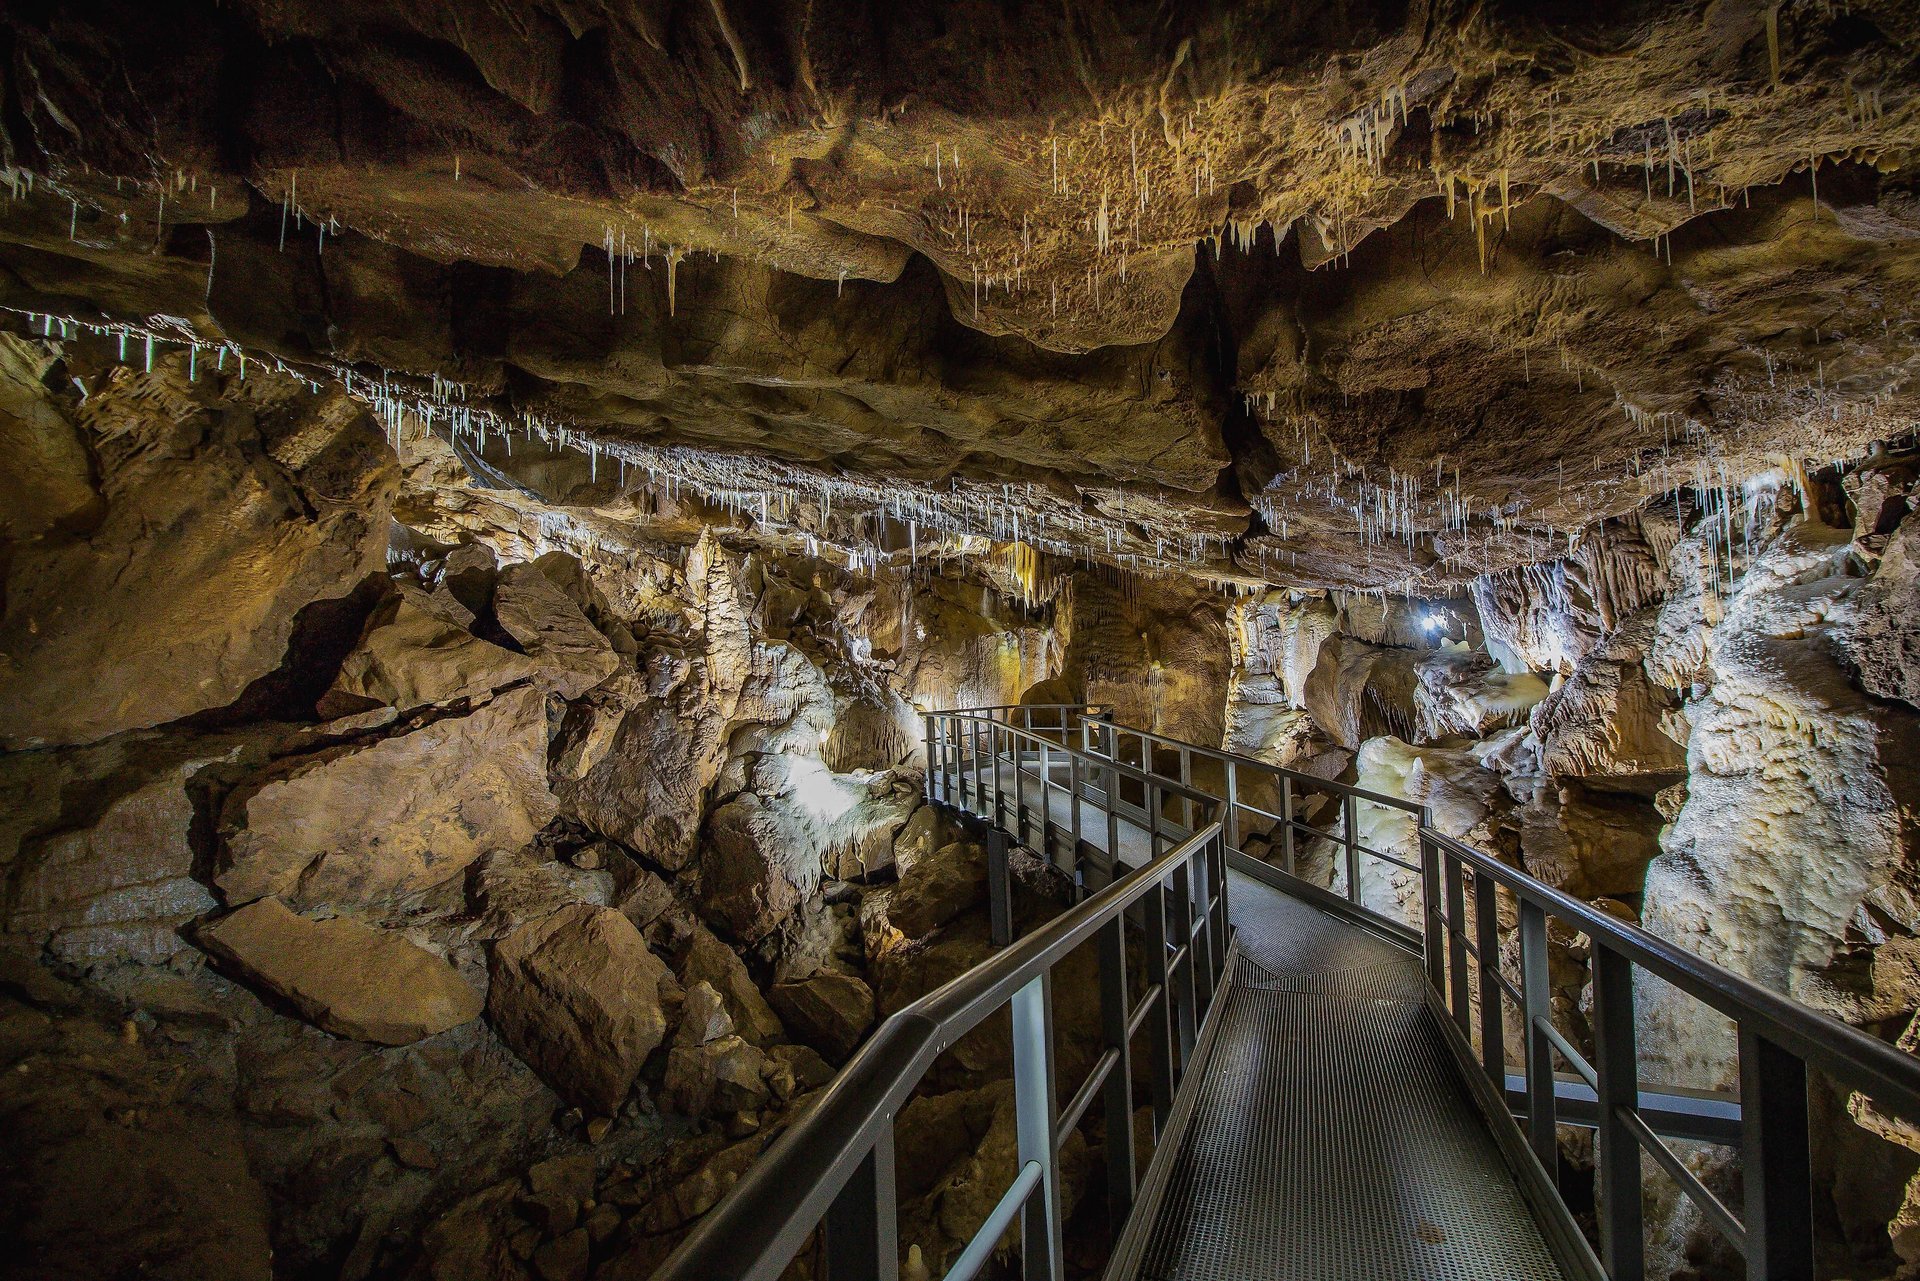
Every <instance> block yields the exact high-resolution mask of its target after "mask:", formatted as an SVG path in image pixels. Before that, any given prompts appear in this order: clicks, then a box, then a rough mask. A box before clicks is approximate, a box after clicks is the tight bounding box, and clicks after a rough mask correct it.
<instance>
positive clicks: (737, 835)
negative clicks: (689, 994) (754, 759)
mask: <svg viewBox="0 0 1920 1281" xmlns="http://www.w3.org/2000/svg"><path fill="white" fill-rule="evenodd" d="M820 877H821V855H820V851H819V846H818V845H817V843H816V836H815V833H814V832H813V831H812V830H810V826H809V824H808V823H807V821H806V818H805V816H804V815H803V814H801V813H800V812H798V811H797V810H795V809H794V808H792V807H790V806H787V805H785V804H782V803H779V802H775V803H772V804H768V803H766V802H763V801H762V800H761V799H760V797H758V796H757V795H755V794H754V793H752V792H742V793H741V794H740V795H739V796H736V797H734V798H733V799H732V800H730V801H728V802H727V803H726V804H724V805H721V806H720V807H719V808H717V809H716V810H714V812H713V814H712V815H711V816H710V817H709V818H708V820H707V852H706V856H705V857H704V858H703V859H702V860H701V863H700V906H701V911H702V912H703V913H704V914H705V915H706V916H707V918H708V919H709V920H713V921H717V922H719V923H720V924H722V925H724V926H725V928H726V929H727V930H728V931H729V932H731V933H732V934H733V935H734V937H736V938H738V939H740V940H741V941H742V942H744V943H756V942H758V941H759V940H761V939H763V938H765V937H766V936H767V935H768V934H770V933H772V932H773V930H774V929H775V928H776V927H778V926H779V924H780V923H781V922H782V921H783V920H785V919H786V918H787V917H789V916H791V915H792V914H793V913H794V912H795V911H796V910H798V908H799V907H800V905H801V904H802V903H804V902H805V901H806V900H807V898H808V896H809V895H811V894H812V893H813V891H814V890H815V888H817V887H818V886H819V884H820Z"/></svg>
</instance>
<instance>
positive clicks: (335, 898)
mask: <svg viewBox="0 0 1920 1281" xmlns="http://www.w3.org/2000/svg"><path fill="white" fill-rule="evenodd" d="M546 757H547V717H546V697H545V695H544V694H542V693H541V692H540V691H539V690H537V689H532V688H524V689H519V690H514V691H512V692H510V693H506V694H502V695H501V696H500V697H498V698H496V699H494V700H493V701H492V702H490V703H488V704H487V705H486V706H484V707H481V708H478V709H476V710H475V711H473V712H471V713H469V714H467V715H465V716H452V717H446V718H443V719H440V720H435V721H430V722H428V723H427V724H425V725H423V726H421V727H420V728H418V729H414V730H411V731H409V732H405V733H400V734H396V735H394V736H392V737H390V738H384V739H378V740H375V741H372V742H370V743H356V744H352V745H349V746H347V747H343V748H333V749H328V750H326V751H322V752H318V753H315V754H314V755H311V756H302V757H294V758H292V759H291V760H289V761H286V762H283V763H281V764H280V765H277V766H276V767H274V769H272V770H271V771H269V772H268V773H266V774H265V775H263V776H261V777H259V778H256V779H254V780H252V781H251V782H249V783H248V784H247V785H245V786H243V787H242V788H240V789H239V790H237V791H235V792H234V793H233V795H232V796H231V797H229V798H228V801H227V804H226V807H225V809H224V810H223V812H222V815H221V828H222V833H223V836H224V841H223V845H224V849H223V852H222V857H221V862H220V872H219V874H218V875H217V876H216V877H215V882H216V884H218V885H219V887H220V890H221V892H222V893H223V894H224V895H225V896H226V898H227V900H228V901H229V902H232V903H244V902H247V901H249V900H251V899H255V898H259V897H261V896H263V895H267V894H277V895H279V896H280V897H281V898H284V899H286V900H287V901H288V902H290V903H295V904H298V905H301V906H306V905H311V904H317V903H372V902H378V901H382V900H385V899H388V898H391V897H393V896H396V895H404V894H407V893H409V892H413V891H417V890H423V889H427V888H429V887H431V886H434V885H438V884H440V883H442V882H444V881H446V880H448V879H449V878H451V877H454V876H457V875H459V874H460V872H462V871H463V870H464V869H465V868H466V866H467V865H468V864H469V863H471V862H472V861H473V860H474V859H476V858H478V857H479V856H480V855H481V854H482V853H483V852H484V851H486V850H487V849H490V848H496V847H505V848H508V849H517V848H519V847H520V846H522V845H525V844H526V843H527V842H528V841H529V840H530V839H531V838H532V837H533V834H534V833H535V832H537V831H539V830H540V829H541V828H542V827H544V826H545V825H546V824H547V822H548V820H549V819H551V818H552V817H553V814H554V809H555V804H554V799H553V796H552V794H551V793H550V792H548V791H547V785H546Z"/></svg>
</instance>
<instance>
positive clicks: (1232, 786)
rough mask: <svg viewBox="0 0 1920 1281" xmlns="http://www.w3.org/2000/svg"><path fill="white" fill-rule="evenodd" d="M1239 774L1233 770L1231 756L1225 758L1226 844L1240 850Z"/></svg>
mask: <svg viewBox="0 0 1920 1281" xmlns="http://www.w3.org/2000/svg"><path fill="white" fill-rule="evenodd" d="M1238 783H1239V774H1238V772H1237V771H1236V770H1235V769H1234V761H1233V758H1232V757H1231V756H1229V757H1228V758H1227V821H1226V829H1225V830H1226V834H1227V844H1228V846H1230V847H1231V848H1233V849H1236V850H1237V849H1239V848H1240V790H1239V787H1238Z"/></svg>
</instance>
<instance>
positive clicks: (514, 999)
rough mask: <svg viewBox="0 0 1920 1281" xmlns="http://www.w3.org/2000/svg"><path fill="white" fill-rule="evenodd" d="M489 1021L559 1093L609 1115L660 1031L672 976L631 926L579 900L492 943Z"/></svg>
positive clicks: (622, 1098)
mask: <svg viewBox="0 0 1920 1281" xmlns="http://www.w3.org/2000/svg"><path fill="white" fill-rule="evenodd" d="M492 977H493V982H492V986H491V987H490V988H489V990H488V992H487V1018H488V1020H489V1021H490V1022H492V1024H493V1025H494V1027H495V1028H496V1029H498V1030H499V1032H500V1035H501V1037H502V1038H503V1039H504V1040H505V1041H506V1042H507V1044H508V1045H510V1046H512V1047H513V1050H514V1052H515V1053H516V1054H518V1055H519V1056H520V1057H521V1058H522V1059H524V1060H526V1062H527V1064H528V1066H530V1067H532V1068H533V1069H534V1071H536V1072H538V1073H539V1074H540V1075H541V1077H542V1079H544V1080H545V1081H546V1082H547V1083H548V1084H549V1085H551V1086H552V1087H553V1088H554V1090H555V1092H557V1093H558V1094H560V1095H561V1097H563V1098H565V1099H567V1100H569V1101H570V1102H572V1103H574V1104H576V1105H577V1106H579V1107H582V1108H590V1109H592V1110H593V1111H594V1112H595V1113H597V1114H599V1115H603V1116H610V1115H612V1114H614V1113H615V1112H617V1111H618V1110H619V1108H620V1105H621V1103H623V1102H624V1101H625V1100H626V1097H627V1093H628V1091H629V1090H631V1089H632V1088H633V1082H634V1079H635V1078H636V1077H637V1076H639V1074H640V1067H641V1065H642V1064H643V1063H645V1062H646V1059H647V1056H648V1055H649V1054H651V1053H653V1051H654V1049H655V1048H656V1047H657V1046H658V1045H659V1044H660V1042H661V1041H662V1040H664V1039H665V1038H666V1034H667V1016H666V1012H665V1009H664V1006H663V1002H664V1000H665V997H666V994H667V991H668V989H669V988H670V987H671V986H673V975H672V973H671V972H670V971H669V970H668V969H667V966H666V964H665V962H663V961H661V960H660V959H659V958H658V957H656V956H655V955H654V954H653V953H652V952H650V951H648V950H647V945H646V942H645V941H644V940H643V939H642V938H641V937H640V933H639V931H638V930H636V929H634V927H633V923H632V922H630V921H629V920H627V918H626V917H624V916H622V915H621V914H620V913H619V912H617V911H614V910H613V909H611V908H603V907H593V906H591V905H588V904H575V905H574V906H571V907H564V908H561V909H560V910H559V911H557V912H554V913H552V914H551V915H549V916H546V917H543V918H541V919H540V920H537V921H534V922H531V923H529V924H527V925H524V926H522V927H521V928H520V929H518V930H516V931H514V932H513V933H512V934H509V935H508V936H507V937H506V938H504V939H502V940H501V941H500V942H499V944H497V945H496V946H495V948H494V952H493V965H492Z"/></svg>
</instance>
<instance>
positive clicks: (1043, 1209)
mask: <svg viewBox="0 0 1920 1281" xmlns="http://www.w3.org/2000/svg"><path fill="white" fill-rule="evenodd" d="M1052 997H1053V993H1052V979H1051V976H1050V974H1049V973H1048V972H1046V971H1042V972H1041V973H1040V974H1038V975H1036V976H1035V977H1034V978H1033V980H1032V981H1031V982H1029V983H1028V984H1027V985H1026V986H1025V987H1022V988H1021V989H1020V990H1019V991H1017V992H1015V993H1014V994H1013V1003H1012V1005H1013V1103H1014V1122H1015V1132H1016V1136H1017V1142H1018V1147H1019V1154H1018V1157H1017V1162H1018V1165H1020V1166H1024V1165H1026V1163H1027V1162H1029V1161H1038V1162H1039V1163H1040V1186H1039V1187H1038V1188H1035V1189H1034V1192H1033V1195H1032V1196H1031V1197H1029V1198H1028V1199H1027V1208H1026V1209H1025V1210H1023V1211H1021V1214H1020V1220H1021V1225H1022V1226H1021V1242H1022V1247H1023V1248H1022V1250H1021V1260H1022V1270H1023V1272H1024V1274H1025V1277H1026V1281H1061V1278H1062V1276H1063V1275H1064V1272H1065V1268H1064V1265H1063V1261H1062V1255H1061V1248H1060V1239H1061V1236H1062V1233H1061V1221H1060V1179H1059V1170H1058V1167H1057V1165H1056V1162H1055V1159H1054V1151H1055V1149H1054V1135H1053V1130H1054V1123H1055V1112H1054V1094H1053V1019H1052V1017H1051V1006H1052V1004H1053V1000H1052ZM834 1281H838V1278H835V1279H834Z"/></svg>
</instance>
